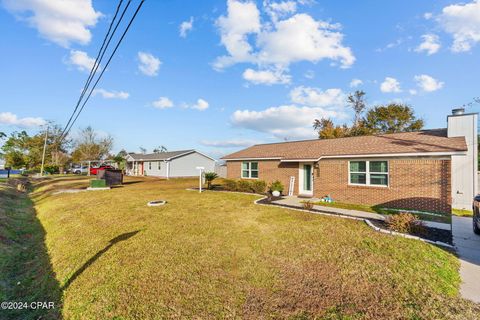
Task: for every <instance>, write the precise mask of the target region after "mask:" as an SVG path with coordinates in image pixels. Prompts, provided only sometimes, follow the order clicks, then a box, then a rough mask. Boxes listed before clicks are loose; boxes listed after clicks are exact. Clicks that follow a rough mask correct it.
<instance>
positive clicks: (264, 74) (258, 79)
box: [243, 68, 292, 85]
mask: <svg viewBox="0 0 480 320" xmlns="http://www.w3.org/2000/svg"><path fill="white" fill-rule="evenodd" d="M291 78H292V77H291V76H290V75H288V74H285V73H283V70H281V69H277V70H258V71H256V70H253V69H250V68H248V69H246V70H245V71H244V72H243V79H245V80H247V81H250V82H252V83H253V84H266V85H272V84H287V83H290V81H291Z"/></svg>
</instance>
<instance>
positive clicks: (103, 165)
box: [90, 164, 115, 175]
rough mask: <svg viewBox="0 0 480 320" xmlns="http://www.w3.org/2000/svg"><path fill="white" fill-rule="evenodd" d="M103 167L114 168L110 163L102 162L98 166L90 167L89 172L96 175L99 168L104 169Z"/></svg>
mask: <svg viewBox="0 0 480 320" xmlns="http://www.w3.org/2000/svg"><path fill="white" fill-rule="evenodd" d="M105 169H115V168H114V167H112V166H110V165H105V164H102V165H101V166H100V167H96V168H93V167H92V168H90V174H91V175H96V174H97V172H98V171H99V170H105Z"/></svg>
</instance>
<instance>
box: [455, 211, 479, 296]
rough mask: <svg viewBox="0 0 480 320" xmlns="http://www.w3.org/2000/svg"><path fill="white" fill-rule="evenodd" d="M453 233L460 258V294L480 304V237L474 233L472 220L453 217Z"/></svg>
mask: <svg viewBox="0 0 480 320" xmlns="http://www.w3.org/2000/svg"><path fill="white" fill-rule="evenodd" d="M452 233H453V242H454V244H455V247H456V248H457V253H458V256H459V258H460V276H461V278H462V285H461V287H460V293H461V294H462V296H463V297H464V298H466V299H469V300H472V301H475V302H477V303H480V236H478V235H476V234H474V233H473V230H472V218H465V217H456V216H452Z"/></svg>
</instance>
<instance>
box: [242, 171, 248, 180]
mask: <svg viewBox="0 0 480 320" xmlns="http://www.w3.org/2000/svg"><path fill="white" fill-rule="evenodd" d="M242 178H248V170H242Z"/></svg>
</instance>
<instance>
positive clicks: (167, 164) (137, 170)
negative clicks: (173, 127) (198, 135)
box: [125, 150, 215, 179]
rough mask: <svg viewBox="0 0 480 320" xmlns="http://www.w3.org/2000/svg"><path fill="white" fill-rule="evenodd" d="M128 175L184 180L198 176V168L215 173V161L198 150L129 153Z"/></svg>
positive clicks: (127, 159)
mask: <svg viewBox="0 0 480 320" xmlns="http://www.w3.org/2000/svg"><path fill="white" fill-rule="evenodd" d="M125 159H126V161H127V168H126V172H127V175H131V176H153V177H161V178H166V179H168V178H182V177H194V176H198V169H197V167H204V168H205V171H206V172H213V171H215V159H213V158H211V157H209V156H207V155H205V154H203V153H200V152H198V151H196V150H179V151H169V152H159V153H149V154H143V153H129V154H128V155H127V156H126V158H125Z"/></svg>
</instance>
